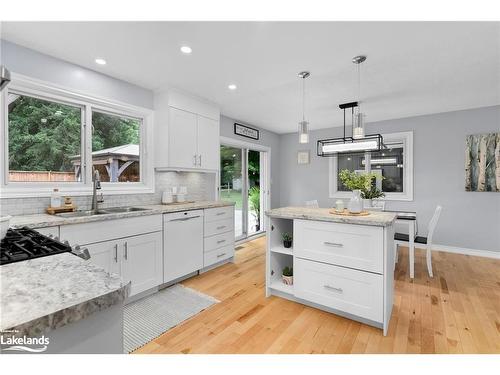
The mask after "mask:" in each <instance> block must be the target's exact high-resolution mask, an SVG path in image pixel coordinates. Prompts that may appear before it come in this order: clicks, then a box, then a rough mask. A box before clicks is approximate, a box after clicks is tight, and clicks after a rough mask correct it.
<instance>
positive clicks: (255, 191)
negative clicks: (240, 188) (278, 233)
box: [248, 186, 260, 228]
mask: <svg viewBox="0 0 500 375" xmlns="http://www.w3.org/2000/svg"><path fill="white" fill-rule="evenodd" d="M248 203H249V205H250V211H251V213H252V215H253V217H254V218H255V223H256V226H257V227H258V228H260V189H259V187H258V186H254V187H252V188H250V190H249V192H248Z"/></svg>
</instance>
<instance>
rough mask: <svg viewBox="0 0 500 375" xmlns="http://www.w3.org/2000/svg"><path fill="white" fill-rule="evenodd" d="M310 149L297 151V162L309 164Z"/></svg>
mask: <svg viewBox="0 0 500 375" xmlns="http://www.w3.org/2000/svg"><path fill="white" fill-rule="evenodd" d="M309 163H310V160H309V150H306V151H298V152H297V164H309Z"/></svg>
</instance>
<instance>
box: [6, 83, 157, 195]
mask: <svg viewBox="0 0 500 375" xmlns="http://www.w3.org/2000/svg"><path fill="white" fill-rule="evenodd" d="M1 98H2V103H1V104H2V108H3V109H5V115H4V116H2V118H1V131H2V142H3V145H2V146H3V147H2V148H4V150H5V152H3V153H2V163H1V166H2V173H1V175H2V184H1V190H2V196H3V197H15V196H46V195H48V194H49V193H50V192H51V191H52V189H53V188H54V187H57V188H59V190H60V191H61V192H62V193H68V194H74V195H81V194H88V193H89V191H91V183H92V181H91V176H92V169H93V168H95V169H97V170H99V172H100V176H101V181H102V182H103V190H104V192H105V193H110V194H113V193H116V194H127V193H135V192H152V191H154V187H153V166H152V160H151V159H150V157H149V155H148V154H147V153H146V151H147V149H148V148H149V145H150V144H151V143H152V141H151V129H150V126H151V117H152V111H150V110H147V109H142V108H139V107H133V106H128V105H124V104H120V103H114V102H110V101H106V100H103V99H97V98H93V97H90V96H85V95H83V94H79V93H74V92H71V91H67V90H65V89H60V88H57V87H52V86H50V85H47V84H41V83H38V82H34V81H31V80H29V79H18V80H13V81H12V82H11V84H10V85H9V86H7V88H6V89H5V90H4V91H3V92H2V93H1ZM87 124H88V126H87Z"/></svg>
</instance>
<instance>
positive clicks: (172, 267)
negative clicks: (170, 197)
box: [163, 210, 203, 283]
mask: <svg viewBox="0 0 500 375" xmlns="http://www.w3.org/2000/svg"><path fill="white" fill-rule="evenodd" d="M163 248H164V252H163V254H164V255H163V282H165V283H166V282H169V281H172V280H175V279H178V278H180V277H182V276H186V275H188V274H190V273H192V272H195V271H198V270H200V269H201V268H203V210H194V211H182V212H175V213H171V214H164V215H163Z"/></svg>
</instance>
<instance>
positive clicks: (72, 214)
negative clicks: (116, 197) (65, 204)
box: [57, 207, 150, 217]
mask: <svg viewBox="0 0 500 375" xmlns="http://www.w3.org/2000/svg"><path fill="white" fill-rule="evenodd" d="M147 210H150V208H141V207H110V208H102V209H99V210H87V211H75V212H65V213H62V214H57V216H61V217H85V216H95V215H106V214H118V213H126V212H136V211H147Z"/></svg>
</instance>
